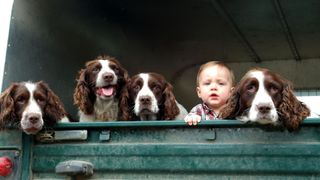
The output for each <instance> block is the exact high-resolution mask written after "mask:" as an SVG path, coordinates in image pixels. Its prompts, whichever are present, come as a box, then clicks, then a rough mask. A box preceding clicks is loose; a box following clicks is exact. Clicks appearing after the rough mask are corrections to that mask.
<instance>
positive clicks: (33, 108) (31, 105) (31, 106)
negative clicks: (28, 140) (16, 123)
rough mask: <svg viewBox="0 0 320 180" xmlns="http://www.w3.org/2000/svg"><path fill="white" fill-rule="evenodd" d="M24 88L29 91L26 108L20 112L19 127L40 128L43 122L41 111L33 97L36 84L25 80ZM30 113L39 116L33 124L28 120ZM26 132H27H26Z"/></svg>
mask: <svg viewBox="0 0 320 180" xmlns="http://www.w3.org/2000/svg"><path fill="white" fill-rule="evenodd" d="M25 86H26V88H27V89H28V91H29V93H30V97H29V100H28V104H27V106H26V108H25V109H24V111H23V113H22V119H21V122H20V123H21V127H22V129H28V128H36V129H39V130H40V129H42V126H43V124H44V122H43V119H42V112H41V108H40V106H39V105H38V103H37V101H36V100H35V99H34V95H33V94H34V91H35V90H36V84H34V83H30V82H27V83H25ZM32 115H37V116H39V117H40V119H39V121H38V122H37V123H35V124H32V123H31V122H30V121H29V117H30V116H32ZM26 133H27V134H28V132H26Z"/></svg>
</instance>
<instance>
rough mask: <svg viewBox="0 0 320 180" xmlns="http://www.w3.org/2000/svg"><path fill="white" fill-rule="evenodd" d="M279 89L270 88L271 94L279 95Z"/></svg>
mask: <svg viewBox="0 0 320 180" xmlns="http://www.w3.org/2000/svg"><path fill="white" fill-rule="evenodd" d="M278 91H279V89H278V88H277V87H276V86H270V87H269V92H270V93H272V94H276V93H278Z"/></svg>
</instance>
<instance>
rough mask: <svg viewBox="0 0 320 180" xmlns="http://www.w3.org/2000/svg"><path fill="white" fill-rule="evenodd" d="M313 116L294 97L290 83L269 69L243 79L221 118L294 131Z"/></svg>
mask: <svg viewBox="0 0 320 180" xmlns="http://www.w3.org/2000/svg"><path fill="white" fill-rule="evenodd" d="M309 115H310V110H309V109H308V108H307V106H306V105H305V104H304V103H302V102H300V101H299V100H298V99H297V98H296V96H295V95H294V94H293V89H292V86H291V83H290V82H289V81H288V80H286V79H284V78H283V77H281V76H280V75H279V74H276V73H273V72H271V71H270V70H268V69H264V68H255V69H252V70H250V71H248V72H247V73H246V74H245V76H244V77H243V78H242V79H241V81H240V82H239V84H238V85H237V87H236V89H235V90H234V92H233V94H232V95H231V98H230V99H229V100H228V102H227V105H226V107H225V108H224V109H223V110H222V112H221V118H236V119H239V120H241V121H244V122H257V123H261V124H272V125H282V126H283V127H285V128H287V129H288V130H295V129H297V128H298V127H299V125H300V123H301V122H302V121H303V120H304V119H305V118H306V117H307V116H309Z"/></svg>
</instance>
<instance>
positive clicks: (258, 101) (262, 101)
mask: <svg viewBox="0 0 320 180" xmlns="http://www.w3.org/2000/svg"><path fill="white" fill-rule="evenodd" d="M249 77H253V78H256V79H257V80H258V83H259V87H258V90H257V92H256V94H255V97H254V99H253V101H252V104H251V107H250V110H249V113H248V115H247V116H242V117H240V118H239V120H241V121H252V122H258V123H261V124H277V123H278V113H277V110H276V107H275V105H274V103H273V101H272V98H271V96H270V95H269V93H268V91H267V90H266V88H265V86H264V74H263V73H262V72H260V71H253V72H251V73H250V74H249ZM263 105H266V106H268V107H270V108H271V109H270V111H269V112H268V113H267V114H263V113H260V112H259V110H258V107H259V106H263Z"/></svg>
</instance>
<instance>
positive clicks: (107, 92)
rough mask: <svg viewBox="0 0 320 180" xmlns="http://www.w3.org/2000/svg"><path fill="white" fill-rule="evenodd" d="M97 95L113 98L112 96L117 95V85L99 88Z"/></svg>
mask: <svg viewBox="0 0 320 180" xmlns="http://www.w3.org/2000/svg"><path fill="white" fill-rule="evenodd" d="M96 93H97V95H99V96H104V97H111V96H113V95H115V93H116V86H115V85H108V86H103V87H97V88H96Z"/></svg>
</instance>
